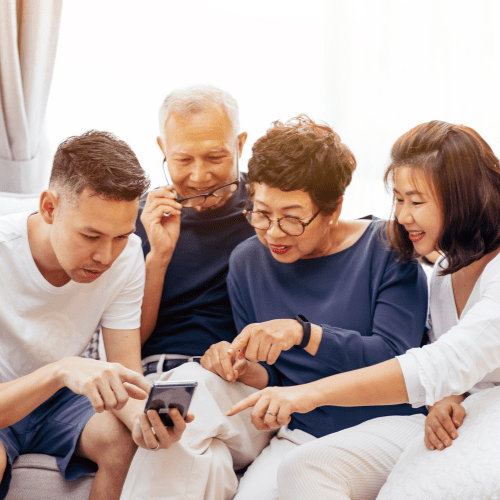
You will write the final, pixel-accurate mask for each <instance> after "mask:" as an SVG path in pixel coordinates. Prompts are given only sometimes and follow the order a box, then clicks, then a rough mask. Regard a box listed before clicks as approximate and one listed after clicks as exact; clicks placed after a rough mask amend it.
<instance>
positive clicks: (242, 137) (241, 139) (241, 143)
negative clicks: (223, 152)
mask: <svg viewBox="0 0 500 500" xmlns="http://www.w3.org/2000/svg"><path fill="white" fill-rule="evenodd" d="M247 137H248V134H247V133H246V132H242V133H241V134H239V135H238V151H239V154H238V156H239V157H240V158H241V153H243V146H244V145H245V142H247Z"/></svg>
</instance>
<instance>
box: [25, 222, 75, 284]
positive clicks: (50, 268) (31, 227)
mask: <svg viewBox="0 0 500 500" xmlns="http://www.w3.org/2000/svg"><path fill="white" fill-rule="evenodd" d="M28 242H29V246H30V251H31V255H32V256H33V260H34V261H35V264H36V267H37V268H38V270H39V271H40V274H41V275H42V276H43V277H44V278H45V279H46V280H47V281H48V282H49V283H50V284H51V285H53V286H63V285H65V284H66V283H68V282H69V281H70V278H69V276H68V275H67V274H66V272H65V271H64V270H63V269H62V268H61V266H60V264H59V262H58V260H57V258H56V255H55V253H54V250H53V248H52V243H51V241H50V231H49V226H48V224H46V223H45V222H44V220H43V219H42V216H41V215H40V214H39V213H36V214H33V215H31V216H30V217H28Z"/></svg>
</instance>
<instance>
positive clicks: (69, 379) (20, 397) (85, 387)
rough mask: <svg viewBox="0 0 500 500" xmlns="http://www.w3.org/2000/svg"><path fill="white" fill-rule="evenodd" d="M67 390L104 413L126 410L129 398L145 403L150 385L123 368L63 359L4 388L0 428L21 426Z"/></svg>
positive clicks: (0, 396)
mask: <svg viewBox="0 0 500 500" xmlns="http://www.w3.org/2000/svg"><path fill="white" fill-rule="evenodd" d="M63 387H68V388H69V389H71V390H72V391H73V392H75V393H77V394H84V395H85V396H87V397H88V398H89V400H90V402H91V403H92V405H93V406H94V408H95V410H96V411H97V412H102V411H104V410H110V409H112V408H123V407H124V406H125V404H126V402H127V401H128V399H129V396H130V397H132V398H136V399H145V398H146V397H147V394H148V392H149V389H150V384H149V383H148V382H147V381H146V380H145V379H144V377H143V376H142V375H139V374H137V373H136V372H134V371H131V370H128V369H127V368H124V367H123V366H121V365H117V364H114V363H106V362H103V361H96V360H93V359H85V358H80V357H76V356H75V357H69V358H63V359H61V360H60V361H56V362H55V363H50V364H48V365H46V366H43V367H42V368H39V369H38V370H35V371H34V372H32V373H30V374H29V375H25V376H24V377H20V378H18V379H16V380H12V381H11V382H4V383H3V384H0V428H3V427H7V426H9V425H12V424H14V423H16V422H18V421H19V420H21V419H22V418H24V417H25V416H26V415H28V414H29V413H31V412H32V411H33V410H34V409H35V408H37V407H38V406H39V405H41V404H42V403H43V402H44V401H46V400H47V399H48V398H50V397H51V396H52V395H53V394H55V393H56V392H57V391H58V390H59V389H62V388H63ZM141 404H144V403H141Z"/></svg>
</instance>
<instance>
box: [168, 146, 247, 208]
mask: <svg viewBox="0 0 500 500" xmlns="http://www.w3.org/2000/svg"><path fill="white" fill-rule="evenodd" d="M235 156H236V159H235V161H236V180H234V181H232V182H228V183H227V184H224V185H223V186H220V187H218V188H215V189H213V190H212V191H210V192H208V193H203V194H197V195H194V196H187V197H186V198H183V197H182V196H179V195H177V200H176V201H177V202H178V203H180V204H181V205H182V206H183V207H188V208H192V207H199V206H200V205H203V204H204V203H205V202H206V200H207V198H209V197H210V196H212V197H214V198H215V199H214V202H213V203H212V204H211V205H205V207H206V208H209V207H211V206H213V205H216V204H217V203H219V201H220V198H224V197H225V196H228V195H230V194H232V193H234V192H235V191H236V190H237V189H238V186H239V184H240V166H239V140H238V139H236V151H235ZM163 173H164V175H165V179H166V181H167V184H168V185H171V184H173V182H172V178H171V177H170V172H169V171H168V164H167V159H166V158H163Z"/></svg>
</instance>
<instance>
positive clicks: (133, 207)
mask: <svg viewBox="0 0 500 500" xmlns="http://www.w3.org/2000/svg"><path fill="white" fill-rule="evenodd" d="M148 186H149V181H148V179H147V176H146V174H145V173H144V171H143V170H142V168H141V166H140V165H139V162H138V160H137V158H136V156H135V155H134V153H133V152H132V150H131V149H130V148H129V146H128V145H127V144H126V143H124V142H123V141H121V140H119V139H117V138H116V137H114V136H113V135H112V134H109V133H106V132H97V131H90V132H87V133H85V134H83V135H82V136H78V137H71V138H69V139H68V140H66V141H65V142H63V143H62V144H61V145H60V146H59V148H58V150H57V152H56V155H55V158H54V165H53V169H52V174H51V179H50V184H49V189H47V190H46V191H44V192H43V193H42V195H41V197H40V208H39V211H38V212H36V213H31V214H30V213H24V214H16V215H10V216H6V217H1V218H0V276H1V279H0V353H1V355H0V478H1V479H2V480H1V483H0V499H3V498H5V496H6V494H7V491H8V487H9V483H10V478H11V467H12V463H13V461H14V460H15V459H16V458H17V456H18V455H20V454H23V453H44V454H49V455H54V456H56V457H57V462H58V465H59V468H60V469H61V472H62V473H63V474H64V476H65V478H66V479H68V480H73V479H76V478H78V477H80V476H81V475H83V474H85V473H87V472H89V470H94V471H95V470H97V469H98V470H97V473H96V476H95V480H94V482H93V486H92V491H91V494H90V498H91V499H93V500H95V499H106V500H113V499H118V498H119V497H120V493H121V489H122V486H123V482H124V480H125V477H126V474H127V471H128V468H129V465H130V462H131V461H132V458H133V455H134V453H135V450H136V448H137V446H141V447H144V448H148V449H150V450H156V449H159V448H168V447H169V446H170V445H171V444H172V443H173V442H175V441H177V440H178V439H179V438H180V436H181V434H182V432H183V430H184V428H185V425H186V423H185V422H184V420H183V419H182V417H181V416H180V414H179V413H178V412H177V410H172V411H171V417H172V419H173V421H174V423H175V426H174V427H173V428H171V429H166V428H165V427H164V426H163V424H162V423H161V421H160V420H159V417H158V414H157V413H156V412H148V416H147V417H146V415H145V414H144V413H143V409H144V401H139V400H142V399H145V398H146V396H147V392H149V389H150V384H149V383H148V382H147V381H146V380H145V379H144V377H143V376H142V368H141V359H140V336H139V327H140V315H141V304H142V297H143V289H144V259H143V255H142V250H141V242H140V239H139V237H137V236H135V235H134V234H133V233H134V231H135V220H136V216H137V210H138V207H139V199H140V196H141V195H142V194H143V193H144V192H146V190H147V188H148ZM100 320H102V332H103V339H104V344H105V347H106V353H107V357H108V361H109V362H102V361H95V360H91V359H84V358H80V357H78V355H79V354H80V353H81V352H82V351H83V350H84V348H85V346H86V345H87V343H88V342H89V340H90V338H91V336H92V333H93V332H94V331H95V329H96V327H97V324H98V322H99V321H100ZM129 396H130V397H131V398H132V399H129ZM103 410H108V411H103ZM148 417H149V420H148ZM152 427H153V429H154V432H153V430H152ZM82 458H83V459H87V460H82ZM89 460H90V461H91V462H93V464H92V463H91V462H89Z"/></svg>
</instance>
